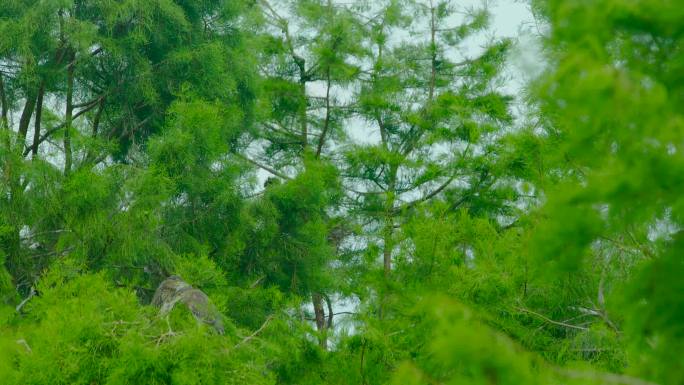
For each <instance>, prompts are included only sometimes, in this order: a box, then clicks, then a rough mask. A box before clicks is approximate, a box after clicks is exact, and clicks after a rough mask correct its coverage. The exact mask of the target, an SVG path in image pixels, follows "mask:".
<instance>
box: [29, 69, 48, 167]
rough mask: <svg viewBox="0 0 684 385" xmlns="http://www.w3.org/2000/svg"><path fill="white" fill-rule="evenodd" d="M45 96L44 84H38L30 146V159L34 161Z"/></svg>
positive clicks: (38, 142) (36, 153) (36, 154)
mask: <svg viewBox="0 0 684 385" xmlns="http://www.w3.org/2000/svg"><path fill="white" fill-rule="evenodd" d="M44 94H45V82H41V83H40V89H39V90H38V99H37V100H36V118H35V122H34V128H33V144H32V145H31V152H32V154H31V158H32V159H36V157H37V156H38V146H39V144H40V124H41V119H42V117H43V96H44Z"/></svg>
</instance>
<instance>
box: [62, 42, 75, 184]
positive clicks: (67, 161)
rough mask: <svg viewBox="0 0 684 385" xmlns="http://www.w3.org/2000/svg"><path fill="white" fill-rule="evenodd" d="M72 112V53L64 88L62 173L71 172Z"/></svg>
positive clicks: (67, 173)
mask: <svg viewBox="0 0 684 385" xmlns="http://www.w3.org/2000/svg"><path fill="white" fill-rule="evenodd" d="M73 113H74V54H73V53H72V54H71V55H70V57H69V65H68V66H67V90H66V111H65V117H64V121H65V125H64V175H69V173H70V172H71V164H72V162H73V160H72V153H71V124H72V120H73Z"/></svg>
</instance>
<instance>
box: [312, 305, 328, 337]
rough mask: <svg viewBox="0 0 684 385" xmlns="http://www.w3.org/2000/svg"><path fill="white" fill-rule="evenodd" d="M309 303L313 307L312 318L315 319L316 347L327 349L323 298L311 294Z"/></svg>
mask: <svg viewBox="0 0 684 385" xmlns="http://www.w3.org/2000/svg"><path fill="white" fill-rule="evenodd" d="M311 301H312V302H313V306H314V316H315V319H316V329H317V330H318V333H319V336H318V345H319V346H320V347H321V348H323V349H327V348H328V338H327V335H326V332H327V327H326V322H325V310H323V296H322V295H321V294H320V293H313V294H311Z"/></svg>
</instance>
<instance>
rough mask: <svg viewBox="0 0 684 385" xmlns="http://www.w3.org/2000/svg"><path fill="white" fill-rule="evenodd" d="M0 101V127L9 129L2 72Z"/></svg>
mask: <svg viewBox="0 0 684 385" xmlns="http://www.w3.org/2000/svg"><path fill="white" fill-rule="evenodd" d="M0 103H2V106H1V107H0V109H1V110H2V112H1V113H0V129H2V128H5V129H9V123H8V122H7V113H8V111H9V104H7V93H5V80H4V79H3V78H2V74H0Z"/></svg>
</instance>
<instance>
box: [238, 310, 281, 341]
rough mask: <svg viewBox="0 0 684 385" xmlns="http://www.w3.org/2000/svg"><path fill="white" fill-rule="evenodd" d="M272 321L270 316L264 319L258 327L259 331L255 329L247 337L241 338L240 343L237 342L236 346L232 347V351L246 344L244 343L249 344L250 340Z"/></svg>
mask: <svg viewBox="0 0 684 385" xmlns="http://www.w3.org/2000/svg"><path fill="white" fill-rule="evenodd" d="M272 319H273V316H272V315H270V316H268V318H266V321H264V323H263V325H261V327H260V328H259V329H257V330H256V331H255V332H254V333H252V334H250V335H248V336H247V337H245V338H243V339H242V341H240V342H238V343H237V344H235V346H233V349H237V348H238V347H240V346H241V345H244V344H246V343H247V342H249V341H250V340H251V339H253V338H254V337H256V336H257V334H259V333H261V331H262V330H264V328H265V327H266V325H268V323H269V322H270V321H271V320H272Z"/></svg>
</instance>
